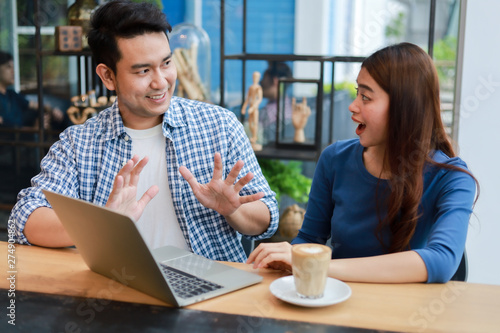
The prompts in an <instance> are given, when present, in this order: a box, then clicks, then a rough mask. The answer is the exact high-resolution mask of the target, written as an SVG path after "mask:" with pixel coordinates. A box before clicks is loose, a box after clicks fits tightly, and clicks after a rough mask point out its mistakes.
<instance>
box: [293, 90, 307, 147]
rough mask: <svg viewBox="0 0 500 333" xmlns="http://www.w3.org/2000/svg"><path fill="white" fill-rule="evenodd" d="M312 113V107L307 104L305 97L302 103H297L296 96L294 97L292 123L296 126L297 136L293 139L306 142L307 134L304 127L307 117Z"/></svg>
mask: <svg viewBox="0 0 500 333" xmlns="http://www.w3.org/2000/svg"><path fill="white" fill-rule="evenodd" d="M310 115H311V108H310V107H308V106H307V101H306V98H305V97H302V103H300V104H297V103H295V97H294V98H292V124H293V127H295V136H294V138H293V141H295V142H304V141H306V136H305V134H304V127H306V124H307V119H308V118H309V116H310Z"/></svg>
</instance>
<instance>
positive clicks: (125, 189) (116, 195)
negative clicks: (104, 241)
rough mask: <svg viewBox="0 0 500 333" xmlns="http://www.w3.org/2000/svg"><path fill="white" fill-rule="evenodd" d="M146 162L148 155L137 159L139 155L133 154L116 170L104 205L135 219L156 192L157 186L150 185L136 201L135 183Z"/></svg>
mask: <svg viewBox="0 0 500 333" xmlns="http://www.w3.org/2000/svg"><path fill="white" fill-rule="evenodd" d="M147 163H148V157H144V158H143V159H142V160H140V161H139V156H137V155H134V157H132V159H131V160H129V161H128V162H127V163H126V164H125V166H124V167H123V168H122V169H121V170H120V172H118V174H117V175H116V177H115V182H114V184H113V190H112V191H111V193H110V194H109V198H108V202H107V203H106V207H107V208H110V209H112V210H114V211H117V212H119V213H122V214H125V215H128V216H130V217H131V218H133V219H134V220H135V221H137V220H138V219H139V218H140V217H141V215H142V213H143V212H144V208H146V205H147V204H148V203H149V202H150V201H151V199H153V198H154V197H155V196H156V194H158V191H159V188H158V186H156V185H153V186H151V187H150V188H149V189H148V190H147V191H146V192H145V193H144V194H143V195H142V197H141V199H139V201H137V184H138V182H139V175H140V173H141V171H142V169H143V168H144V166H146V164H147Z"/></svg>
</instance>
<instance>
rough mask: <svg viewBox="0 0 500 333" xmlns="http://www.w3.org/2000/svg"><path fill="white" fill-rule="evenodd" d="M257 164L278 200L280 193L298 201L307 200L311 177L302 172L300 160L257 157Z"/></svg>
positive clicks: (303, 201)
mask: <svg viewBox="0 0 500 333" xmlns="http://www.w3.org/2000/svg"><path fill="white" fill-rule="evenodd" d="M259 164H260V168H261V169H262V173H263V174H264V177H266V179H267V182H268V183H269V186H270V187H271V189H272V190H273V191H274V192H275V193H276V200H278V202H279V201H280V197H281V195H282V194H286V195H288V196H289V197H290V198H292V199H293V200H295V201H297V202H299V203H305V202H307V200H308V199H309V191H310V190H311V183H312V179H311V178H309V177H306V176H304V175H303V174H302V163H301V162H297V161H290V162H288V163H284V162H282V161H280V160H269V159H259Z"/></svg>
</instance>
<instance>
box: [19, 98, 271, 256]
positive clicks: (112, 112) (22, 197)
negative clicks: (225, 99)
mask: <svg viewBox="0 0 500 333" xmlns="http://www.w3.org/2000/svg"><path fill="white" fill-rule="evenodd" d="M162 126H163V135H164V136H165V138H166V153H167V154H166V155H167V172H168V181H169V186H170V191H171V193H172V199H173V203H174V208H175V213H176V215H177V219H178V221H179V224H180V227H181V230H182V232H183V234H184V238H185V240H186V242H187V244H188V245H189V246H190V247H191V249H192V250H193V252H195V253H197V254H200V255H202V256H205V257H207V258H211V259H215V260H225V261H239V262H243V261H245V260H246V255H245V252H244V250H243V247H242V245H241V242H240V240H241V235H240V234H239V233H238V232H237V231H235V230H234V229H233V228H232V227H231V226H230V225H229V224H228V223H227V221H226V220H225V219H224V217H223V216H222V215H220V214H219V213H217V212H216V211H215V210H212V209H208V208H206V207H204V206H203V205H201V204H200V203H199V201H198V200H197V199H196V197H195V196H194V195H193V192H192V190H191V187H190V186H189V184H188V183H187V182H186V181H185V180H184V178H182V176H181V175H180V173H179V171H178V170H179V166H181V165H184V166H186V167H187V168H188V169H189V170H190V171H191V172H192V173H193V175H194V176H195V177H196V179H197V180H198V182H199V183H201V184H204V183H208V182H210V180H211V178H212V175H213V157H214V154H215V153H216V152H220V153H221V156H222V163H223V167H224V170H223V177H224V178H225V177H226V176H227V175H228V174H229V172H230V170H231V168H232V167H233V166H234V164H235V163H236V161H238V160H243V161H244V162H245V165H244V167H243V170H242V171H241V173H240V176H242V175H245V174H247V173H248V172H249V171H251V172H252V173H253V174H254V178H253V180H252V181H251V182H250V183H249V184H247V185H246V186H245V187H244V188H243V189H242V190H241V192H240V194H241V195H249V194H253V193H257V192H264V194H265V196H264V198H262V199H261V200H262V201H263V202H264V203H265V204H266V205H267V206H268V208H269V212H270V214H271V223H270V225H269V228H268V229H267V230H266V231H265V232H264V233H262V234H261V235H258V236H253V237H250V236H246V237H248V238H250V239H254V240H260V239H265V238H269V237H271V236H272V235H273V234H274V233H275V232H276V229H277V228H278V205H277V202H276V199H275V193H274V192H272V191H271V189H270V188H269V184H268V183H267V181H266V179H265V178H264V176H263V175H262V172H261V170H260V167H259V165H258V162H257V159H256V157H255V154H254V152H253V150H252V147H251V146H250V142H249V140H248V138H247V136H246V134H245V132H244V130H243V126H242V125H241V123H240V122H239V121H238V119H237V118H236V117H235V115H234V114H233V113H232V112H230V111H228V110H226V109H223V108H221V107H218V106H214V105H210V104H206V103H201V102H197V101H191V100H187V99H183V98H178V97H173V98H172V101H171V104H170V107H169V109H168V111H167V112H166V113H165V115H164V117H163V125H162ZM130 158H132V140H131V138H130V137H129V136H128V135H127V133H126V132H125V129H124V126H123V122H122V118H121V116H120V112H119V110H118V105H117V103H116V102H115V104H114V105H113V106H111V107H110V108H108V109H106V110H104V111H102V112H100V113H99V114H98V115H97V116H96V117H94V118H91V119H90V120H88V121H87V122H86V123H85V124H83V125H77V126H71V127H69V128H67V129H66V130H65V131H64V132H63V133H61V135H60V140H59V141H57V142H56V143H54V145H52V147H51V148H50V150H49V152H48V153H47V155H46V156H45V157H44V158H43V160H42V162H41V172H40V173H39V174H38V175H37V176H35V177H34V178H33V179H32V187H29V188H27V189H24V190H22V191H21V192H20V193H19V195H18V202H17V204H16V205H15V207H14V208H13V210H12V212H11V216H10V221H13V222H14V224H15V226H16V241H17V242H19V243H20V244H29V242H28V240H27V239H26V237H25V236H24V234H23V230H24V225H25V223H26V220H27V218H28V216H29V215H30V214H31V213H32V212H33V211H34V210H35V209H36V208H38V207H42V206H46V207H50V204H49V203H48V202H47V200H46V199H45V196H44V195H43V193H42V191H41V189H42V188H43V189H47V190H51V191H54V192H58V193H62V194H64V195H67V196H70V197H74V198H80V199H83V200H85V201H88V202H92V203H95V204H98V205H102V206H104V205H105V204H106V202H107V200H108V196H109V193H110V192H111V190H112V186H113V182H114V178H115V176H116V174H117V173H118V171H119V170H120V169H121V168H122V167H123V165H124V163H125V162H126V161H128V160H129V159H130Z"/></svg>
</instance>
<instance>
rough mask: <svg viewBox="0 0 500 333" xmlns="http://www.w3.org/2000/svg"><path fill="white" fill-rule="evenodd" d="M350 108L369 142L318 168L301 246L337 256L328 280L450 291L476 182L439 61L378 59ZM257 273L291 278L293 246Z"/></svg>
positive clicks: (270, 254)
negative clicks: (450, 111) (456, 137)
mask: <svg viewBox="0 0 500 333" xmlns="http://www.w3.org/2000/svg"><path fill="white" fill-rule="evenodd" d="M357 84H358V89H357V90H358V93H357V97H356V99H355V100H354V101H353V102H352V104H351V105H350V106H349V110H350V111H351V112H352V120H353V121H354V122H355V123H357V124H358V127H357V129H356V134H357V135H358V136H359V139H353V140H347V141H339V142H336V143H334V144H332V145H330V146H329V147H327V148H326V149H325V150H324V151H323V153H322V154H321V157H320V159H319V161H318V165H317V168H316V171H315V174H314V178H313V184H312V188H311V193H310V196H309V203H308V206H307V211H306V215H305V218H304V222H303V225H302V228H301V229H300V231H299V234H298V236H297V237H296V238H295V239H294V240H293V242H292V244H297V243H321V244H325V243H326V241H327V240H328V238H330V239H331V246H332V248H333V253H332V258H333V260H331V262H330V267H329V271H328V275H329V276H330V277H333V278H337V279H340V280H344V281H357V282H377V283H403V282H429V283H430V282H446V281H448V280H449V279H450V278H451V277H452V276H453V274H454V272H455V271H456V269H457V267H458V265H459V263H460V259H461V257H462V254H463V251H464V247H465V240H466V236H467V227H468V221H469V217H470V214H471V212H472V205H473V202H474V196H475V189H476V180H475V178H474V177H473V176H472V175H471V173H470V172H469V171H468V170H467V166H466V164H465V163H464V162H463V161H462V160H461V159H460V158H458V157H456V154H455V152H454V150H453V148H452V146H451V144H450V141H449V140H448V138H447V135H446V133H445V130H444V127H443V123H442V121H441V113H440V101H439V82H438V77H437V73H436V69H435V67H434V64H433V62H432V59H431V58H430V57H429V55H428V54H427V53H426V52H425V51H423V50H422V49H421V48H419V47H418V46H415V45H413V44H409V43H403V44H398V45H393V46H389V47H386V48H384V49H381V50H379V51H377V52H375V53H374V54H373V55H371V56H370V57H368V58H367V59H366V60H365V61H364V62H363V63H362V66H361V70H360V72H359V75H358V78H357ZM252 262H253V263H254V267H256V268H257V267H269V268H277V269H291V245H290V244H289V243H286V242H285V243H267V244H261V245H259V246H258V247H257V248H256V249H255V251H254V252H253V253H252V254H251V255H250V257H249V258H248V263H252Z"/></svg>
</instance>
